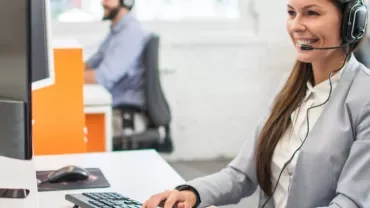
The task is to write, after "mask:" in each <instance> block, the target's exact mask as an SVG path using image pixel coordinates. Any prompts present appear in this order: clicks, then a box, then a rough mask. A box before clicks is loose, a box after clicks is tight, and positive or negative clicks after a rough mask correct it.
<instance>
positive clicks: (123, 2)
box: [120, 0, 135, 10]
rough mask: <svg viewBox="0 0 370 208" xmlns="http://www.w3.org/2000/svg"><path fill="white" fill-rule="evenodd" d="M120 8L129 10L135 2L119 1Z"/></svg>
mask: <svg viewBox="0 0 370 208" xmlns="http://www.w3.org/2000/svg"><path fill="white" fill-rule="evenodd" d="M120 3H121V6H123V7H126V8H127V9H129V10H131V9H132V7H134V5H135V0H120Z"/></svg>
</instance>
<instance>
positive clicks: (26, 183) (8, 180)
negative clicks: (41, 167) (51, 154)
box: [0, 156, 39, 208]
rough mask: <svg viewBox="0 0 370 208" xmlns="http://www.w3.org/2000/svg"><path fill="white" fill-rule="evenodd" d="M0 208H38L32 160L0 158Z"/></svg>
mask: <svg viewBox="0 0 370 208" xmlns="http://www.w3.org/2000/svg"><path fill="white" fill-rule="evenodd" d="M0 167H1V171H0V204H1V207H12V208H38V207H39V204H38V190H37V179H36V170H35V166H34V163H33V161H32V160H18V159H11V158H7V157H3V156H0Z"/></svg>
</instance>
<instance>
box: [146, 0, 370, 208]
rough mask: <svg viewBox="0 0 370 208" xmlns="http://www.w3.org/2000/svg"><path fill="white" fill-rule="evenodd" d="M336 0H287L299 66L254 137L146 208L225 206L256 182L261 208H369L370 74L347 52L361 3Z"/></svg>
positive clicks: (361, 27) (360, 23) (362, 23)
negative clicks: (222, 163) (221, 164)
mask: <svg viewBox="0 0 370 208" xmlns="http://www.w3.org/2000/svg"><path fill="white" fill-rule="evenodd" d="M342 2H343V0H341V1H340V0H288V6H287V11H288V18H287V24H286V26H287V31H288V33H289V35H290V37H291V39H292V42H293V44H294V45H295V47H296V51H297V62H296V64H295V66H294V68H293V70H292V71H291V74H290V75H289V77H288V79H287V81H286V82H285V84H284V86H282V89H281V90H280V91H279V93H278V94H277V95H276V97H275V99H274V102H273V105H272V107H271V108H270V109H269V113H268V114H267V115H268V116H267V117H265V118H264V119H263V122H262V123H261V124H262V125H260V126H259V127H258V128H257V129H256V133H255V137H254V139H250V140H249V141H248V142H246V143H245V145H244V146H243V148H242V150H241V152H240V153H239V154H238V156H237V157H236V158H235V159H234V160H233V161H232V162H231V163H230V164H229V165H228V167H227V168H225V169H223V170H222V171H220V172H219V173H216V174H213V175H210V176H206V177H203V178H199V179H195V180H193V181H190V182H188V183H187V184H186V185H182V186H179V187H176V189H175V190H172V191H166V192H163V193H160V194H157V195H154V196H152V197H151V198H150V199H149V200H147V201H146V202H145V203H144V205H143V207H144V208H154V207H157V206H158V205H159V204H160V203H161V202H162V203H163V204H164V207H165V208H172V207H173V205H175V204H177V207H180V208H191V207H196V206H199V207H207V206H211V205H216V206H219V205H225V204H232V203H237V202H239V200H240V199H241V198H243V197H247V196H250V195H252V194H253V193H254V192H255V190H256V189H257V187H260V190H261V192H260V203H259V207H263V208H273V207H275V208H285V207H286V208H318V207H321V208H324V207H330V208H363V207H370V197H369V196H370V93H369V92H368V91H369V90H370V70H369V69H368V68H366V67H365V66H364V65H362V64H360V63H359V62H358V61H357V60H356V58H355V57H354V56H353V55H352V51H353V50H354V47H355V46H357V45H358V43H359V41H360V39H361V38H362V37H363V35H364V33H365V28H366V23H367V18H364V16H365V17H367V9H366V7H363V6H362V5H361V2H358V1H357V0H348V1H346V2H345V3H342ZM351 11H352V12H353V11H356V12H353V13H351ZM351 15H357V16H356V18H354V16H351ZM352 20H356V21H355V22H351V21H352ZM352 26H353V27H352ZM341 44H342V45H341ZM338 45H341V47H333V46H338ZM328 47H329V48H330V47H333V49H330V50H315V49H313V48H317V49H318V48H328Z"/></svg>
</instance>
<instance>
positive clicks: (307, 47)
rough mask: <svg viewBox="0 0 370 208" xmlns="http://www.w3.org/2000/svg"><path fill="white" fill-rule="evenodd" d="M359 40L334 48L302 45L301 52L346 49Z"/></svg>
mask: <svg viewBox="0 0 370 208" xmlns="http://www.w3.org/2000/svg"><path fill="white" fill-rule="evenodd" d="M356 40H357V39H354V40H352V41H350V42H348V43H345V44H341V45H338V46H333V47H325V48H314V47H312V46H310V45H304V44H302V45H301V50H303V51H309V50H330V49H337V48H343V47H346V46H348V45H350V44H352V43H354V42H355V41H356Z"/></svg>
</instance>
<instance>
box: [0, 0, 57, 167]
mask: <svg viewBox="0 0 370 208" xmlns="http://www.w3.org/2000/svg"><path fill="white" fill-rule="evenodd" d="M45 8H46V7H45V0H32V1H30V0H28V1H27V0H26V1H24V0H21V1H19V0H16V1H0V27H1V31H0V70H1V75H0V156H5V157H10V158H15V159H25V160H28V159H31V158H32V153H33V148H32V122H31V120H32V112H31V111H32V103H31V101H32V96H31V95H32V82H34V81H39V80H41V79H43V78H46V77H48V76H50V74H49V67H48V57H49V56H48V44H47V43H48V42H47V37H48V36H47V32H46V31H47V24H46V14H47V13H46V9H45Z"/></svg>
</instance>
